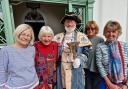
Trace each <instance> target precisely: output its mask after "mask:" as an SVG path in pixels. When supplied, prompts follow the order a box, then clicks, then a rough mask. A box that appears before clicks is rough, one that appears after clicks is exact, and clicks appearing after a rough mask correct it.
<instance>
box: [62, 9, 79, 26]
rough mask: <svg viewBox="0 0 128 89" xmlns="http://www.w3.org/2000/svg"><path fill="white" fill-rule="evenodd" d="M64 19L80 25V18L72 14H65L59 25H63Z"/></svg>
mask: <svg viewBox="0 0 128 89" xmlns="http://www.w3.org/2000/svg"><path fill="white" fill-rule="evenodd" d="M66 19H69V20H74V21H75V22H76V23H81V20H80V18H79V17H78V16H77V15H76V14H75V13H74V12H68V13H67V14H65V16H64V17H63V18H62V20H61V23H62V24H64V22H65V20H66Z"/></svg>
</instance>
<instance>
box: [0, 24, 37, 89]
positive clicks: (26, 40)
mask: <svg viewBox="0 0 128 89" xmlns="http://www.w3.org/2000/svg"><path fill="white" fill-rule="evenodd" d="M14 37H15V43H14V44H12V45H8V46H5V47H3V48H2V49H1V50H0V89H33V88H34V87H35V86H37V85H38V77H37V74H36V70H35V67H34V58H35V48H34V47H33V46H32V44H33V41H34V33H33V29H32V28H31V26H29V25H27V24H20V25H19V26H18V27H17V28H16V30H15V32H14Z"/></svg>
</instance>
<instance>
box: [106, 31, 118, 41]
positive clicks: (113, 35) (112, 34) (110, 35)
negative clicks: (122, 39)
mask: <svg viewBox="0 0 128 89" xmlns="http://www.w3.org/2000/svg"><path fill="white" fill-rule="evenodd" d="M118 35H119V32H118V31H117V30H111V29H107V30H106V33H105V38H106V40H107V41H108V42H114V41H116V40H117V39H118Z"/></svg>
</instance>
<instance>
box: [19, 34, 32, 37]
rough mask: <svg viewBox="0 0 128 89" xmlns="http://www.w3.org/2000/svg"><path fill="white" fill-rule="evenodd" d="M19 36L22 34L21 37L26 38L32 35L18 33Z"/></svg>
mask: <svg viewBox="0 0 128 89" xmlns="http://www.w3.org/2000/svg"><path fill="white" fill-rule="evenodd" d="M20 36H22V37H27V38H31V37H32V35H29V34H24V33H22V34H20Z"/></svg>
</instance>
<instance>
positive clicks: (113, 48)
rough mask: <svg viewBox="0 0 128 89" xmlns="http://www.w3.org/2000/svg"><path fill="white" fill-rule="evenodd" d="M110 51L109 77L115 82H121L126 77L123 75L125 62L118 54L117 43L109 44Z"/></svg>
mask: <svg viewBox="0 0 128 89" xmlns="http://www.w3.org/2000/svg"><path fill="white" fill-rule="evenodd" d="M108 48H109V52H110V60H109V61H110V62H109V78H110V80H111V81H112V82H113V83H116V84H118V83H120V82H122V81H123V79H124V75H123V64H122V60H121V58H120V56H119V55H118V53H119V52H118V49H119V47H118V46H117V43H109V45H108Z"/></svg>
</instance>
